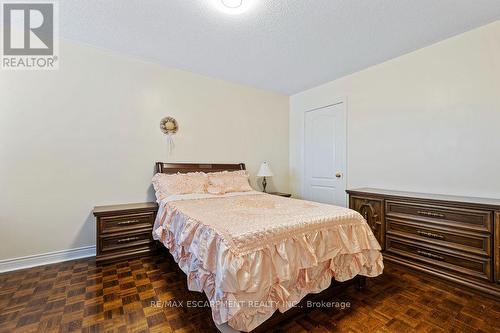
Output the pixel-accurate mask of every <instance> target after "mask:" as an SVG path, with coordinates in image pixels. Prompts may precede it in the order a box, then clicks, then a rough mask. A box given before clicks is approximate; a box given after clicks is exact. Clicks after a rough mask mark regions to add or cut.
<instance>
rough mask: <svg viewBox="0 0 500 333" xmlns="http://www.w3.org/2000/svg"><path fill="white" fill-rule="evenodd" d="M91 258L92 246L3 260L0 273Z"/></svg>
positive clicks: (0, 262) (93, 248) (0, 261)
mask: <svg viewBox="0 0 500 333" xmlns="http://www.w3.org/2000/svg"><path fill="white" fill-rule="evenodd" d="M92 256H95V246H94V245H91V246H84V247H79V248H76V249H69V250H62V251H55V252H50V253H43V254H35V255H31V256H26V257H20V258H12V259H3V260H0V273H4V272H10V271H15V270H18V269H23V268H30V267H35V266H41V265H48V264H54V263H58V262H62V261H68V260H74V259H80V258H86V257H92Z"/></svg>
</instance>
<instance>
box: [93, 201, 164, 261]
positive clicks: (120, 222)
mask: <svg viewBox="0 0 500 333" xmlns="http://www.w3.org/2000/svg"><path fill="white" fill-rule="evenodd" d="M157 210H158V206H157V205H156V203H153V202H147V203H141V204H127V205H114V206H101V207H95V208H94V215H95V216H96V218H97V221H96V236H97V237H96V261H97V262H108V261H115V260H121V259H128V258H132V257H137V256H141V255H145V254H148V253H151V252H153V251H154V250H155V249H156V246H155V242H154V240H153V237H152V232H153V224H154V220H155V217H156V212H157Z"/></svg>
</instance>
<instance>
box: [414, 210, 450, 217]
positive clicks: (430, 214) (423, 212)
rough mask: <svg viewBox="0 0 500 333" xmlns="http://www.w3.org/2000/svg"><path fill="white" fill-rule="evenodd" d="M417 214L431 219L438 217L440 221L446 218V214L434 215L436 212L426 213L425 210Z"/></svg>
mask: <svg viewBox="0 0 500 333" xmlns="http://www.w3.org/2000/svg"><path fill="white" fill-rule="evenodd" d="M417 214H419V215H424V216H430V217H438V218H440V219H442V218H444V217H445V216H444V214H441V213H434V212H428V211H425V210H419V211H418V212H417Z"/></svg>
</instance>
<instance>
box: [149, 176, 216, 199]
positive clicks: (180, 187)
mask: <svg viewBox="0 0 500 333" xmlns="http://www.w3.org/2000/svg"><path fill="white" fill-rule="evenodd" d="M152 183H153V187H154V189H155V191H156V193H155V194H156V198H157V199H158V201H160V200H162V199H164V198H166V197H168V196H170V195H172V194H188V193H205V192H206V190H207V186H208V176H207V174H206V173H203V172H190V173H177V174H171V175H167V174H164V173H157V174H156V175H154V177H153V180H152Z"/></svg>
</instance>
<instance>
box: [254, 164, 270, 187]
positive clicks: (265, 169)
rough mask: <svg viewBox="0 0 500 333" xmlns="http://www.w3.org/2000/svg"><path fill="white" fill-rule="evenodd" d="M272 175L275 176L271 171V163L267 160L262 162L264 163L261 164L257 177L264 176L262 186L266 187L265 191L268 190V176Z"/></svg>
mask: <svg viewBox="0 0 500 333" xmlns="http://www.w3.org/2000/svg"><path fill="white" fill-rule="evenodd" d="M272 176H274V174H273V172H272V171H271V168H270V167H269V164H267V162H262V164H261V165H260V169H259V173H257V177H264V179H263V180H262V187H263V188H264V192H266V186H267V181H266V177H272Z"/></svg>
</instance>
